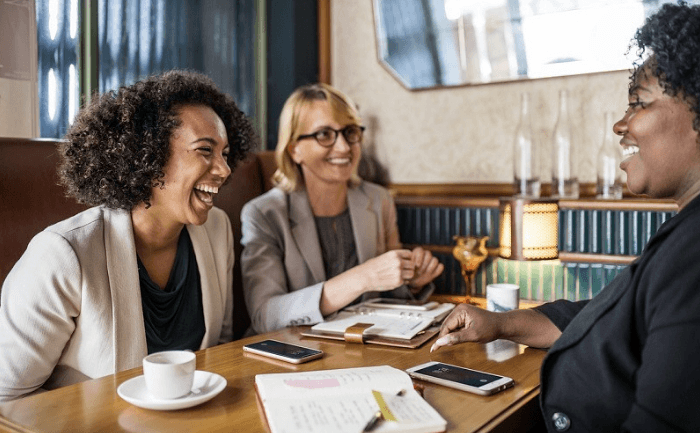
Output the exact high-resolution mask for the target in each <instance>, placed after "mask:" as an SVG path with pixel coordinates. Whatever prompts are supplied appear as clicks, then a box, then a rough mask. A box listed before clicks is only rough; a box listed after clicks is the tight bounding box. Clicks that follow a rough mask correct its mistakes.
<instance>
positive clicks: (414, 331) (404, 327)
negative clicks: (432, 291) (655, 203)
mask: <svg viewBox="0 0 700 433" xmlns="http://www.w3.org/2000/svg"><path fill="white" fill-rule="evenodd" d="M453 308H454V304H450V303H444V304H440V305H439V306H437V307H436V308H433V309H432V310H426V311H415V310H408V309H406V310H403V309H397V308H379V307H367V306H366V305H365V304H359V305H357V306H353V307H351V308H347V309H345V310H343V311H341V312H340V313H338V314H337V315H336V316H335V317H334V318H333V320H329V321H326V322H321V323H318V324H316V325H314V326H312V327H311V330H312V331H316V332H327V333H332V334H343V333H344V332H345V330H346V329H347V328H348V327H350V326H353V325H355V324H356V323H369V324H372V325H373V326H372V327H370V328H368V329H367V330H365V332H364V334H365V335H374V336H378V337H383V338H395V339H399V340H410V339H412V338H413V337H415V336H416V335H418V333H419V332H421V331H424V330H425V329H427V328H429V327H430V326H431V325H433V324H434V323H438V322H440V321H441V320H442V319H444V318H445V316H447V315H448V314H449V312H450V311H452V309H453Z"/></svg>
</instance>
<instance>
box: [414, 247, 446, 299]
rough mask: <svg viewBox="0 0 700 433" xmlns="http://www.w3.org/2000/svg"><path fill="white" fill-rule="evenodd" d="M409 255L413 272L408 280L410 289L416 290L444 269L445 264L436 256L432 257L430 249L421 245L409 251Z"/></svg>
mask: <svg viewBox="0 0 700 433" xmlns="http://www.w3.org/2000/svg"><path fill="white" fill-rule="evenodd" d="M411 255H412V257H413V263H414V266H415V273H414V275H413V278H411V279H410V280H408V286H409V287H410V288H411V291H413V292H416V291H418V290H420V289H422V288H423V286H425V285H426V284H428V283H430V282H431V281H433V280H434V279H435V278H437V276H438V275H440V274H441V273H442V271H443V270H444V269H445V266H444V265H443V264H442V263H440V262H439V261H438V259H437V258H435V257H433V255H432V253H431V252H430V251H428V250H424V249H423V248H421V247H415V248H414V249H413V251H411Z"/></svg>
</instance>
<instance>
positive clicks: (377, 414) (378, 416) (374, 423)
mask: <svg viewBox="0 0 700 433" xmlns="http://www.w3.org/2000/svg"><path fill="white" fill-rule="evenodd" d="M405 393H406V390H405V389H400V390H399V391H398V392H397V393H396V394H395V395H396V396H402V395H404V394H405ZM382 418H384V415H382V411H381V410H378V411H376V412H375V413H374V415H372V418H371V419H370V420H369V421H368V422H367V424H366V425H365V428H363V429H362V431H363V432H368V431H372V430H374V428H375V427H376V426H377V423H378V422H379V420H381V419H382Z"/></svg>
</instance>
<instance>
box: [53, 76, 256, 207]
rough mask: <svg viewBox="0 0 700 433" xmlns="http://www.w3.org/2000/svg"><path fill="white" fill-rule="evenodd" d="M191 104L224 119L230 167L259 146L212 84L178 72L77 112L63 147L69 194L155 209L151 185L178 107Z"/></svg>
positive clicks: (156, 182)
mask: <svg viewBox="0 0 700 433" xmlns="http://www.w3.org/2000/svg"><path fill="white" fill-rule="evenodd" d="M191 104H194V105H199V104H202V105H206V106H209V107H211V108H212V109H213V110H214V112H216V114H217V115H218V116H219V117H220V118H221V120H222V121H223V123H224V125H225V127H226V135H227V137H228V143H229V146H230V153H229V155H228V164H229V166H230V167H231V170H233V169H234V168H235V166H236V165H237V164H238V162H240V161H241V160H242V159H243V158H244V157H245V156H246V155H247V153H248V152H250V151H251V150H253V149H254V148H255V146H256V143H257V136H256V135H255V132H254V130H253V127H252V125H251V123H250V122H249V121H248V119H247V118H246V116H245V115H244V114H243V112H242V111H241V110H239V109H238V107H237V106H236V104H235V103H234V101H233V99H232V98H231V97H230V96H228V95H226V94H224V93H223V92H221V91H219V89H218V88H217V87H216V85H215V84H214V82H213V81H212V80H211V79H209V78H208V77H206V76H205V75H202V74H200V73H197V72H192V71H182V70H173V71H168V72H165V73H163V74H160V75H153V76H150V77H148V78H146V79H144V80H142V81H138V82H136V83H135V84H133V85H130V86H124V87H120V88H119V89H118V90H117V91H110V92H107V93H105V94H103V95H101V96H96V97H95V98H94V99H93V100H92V101H91V102H90V104H89V105H87V106H86V107H85V108H83V109H82V110H81V111H80V112H79V113H78V114H77V115H76V117H75V121H74V123H73V125H72V126H71V127H70V129H69V130H68V132H67V133H66V137H65V138H66V140H65V141H64V142H62V143H61V144H60V145H59V153H60V155H61V163H60V165H59V168H58V174H59V178H60V181H61V184H63V185H64V186H65V187H66V194H67V195H68V196H72V197H74V198H75V199H77V200H78V202H80V203H84V204H87V205H89V206H98V205H104V206H107V207H110V208H113V209H126V210H131V209H133V208H134V207H135V206H136V205H138V204H140V203H145V204H146V206H150V202H149V200H150V198H151V190H152V188H154V187H162V186H163V184H164V183H163V178H164V176H165V173H164V172H163V167H164V166H165V163H166V162H167V161H168V158H169V157H170V137H171V135H172V134H173V132H174V130H175V129H177V128H178V127H179V126H180V124H181V122H180V119H179V117H178V109H179V108H180V107H182V106H184V105H191Z"/></svg>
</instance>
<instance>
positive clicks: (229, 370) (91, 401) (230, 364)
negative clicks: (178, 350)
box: [0, 328, 545, 433]
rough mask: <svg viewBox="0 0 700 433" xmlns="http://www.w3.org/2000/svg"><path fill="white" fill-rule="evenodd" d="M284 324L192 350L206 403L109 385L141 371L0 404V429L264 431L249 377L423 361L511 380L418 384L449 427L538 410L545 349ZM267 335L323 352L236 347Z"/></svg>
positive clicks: (492, 427)
mask: <svg viewBox="0 0 700 433" xmlns="http://www.w3.org/2000/svg"><path fill="white" fill-rule="evenodd" d="M300 331H301V328H288V329H283V330H281V331H277V332H272V333H269V334H265V335H258V336H254V337H250V338H247V339H243V340H239V341H234V342H232V343H228V344H223V345H221V346H217V347H212V348H209V349H205V350H201V351H199V352H197V369H198V370H206V371H211V372H215V373H218V374H220V375H222V376H223V377H225V378H226V380H227V381H228V385H227V387H226V389H225V390H224V391H223V392H222V393H221V394H219V395H218V396H216V397H215V398H214V399H212V400H211V401H209V402H207V403H204V404H202V405H200V406H195V407H192V408H189V409H183V410H178V411H153V410H146V409H141V408H138V407H136V406H132V405H131V404H129V403H127V402H126V401H124V400H122V399H121V398H120V397H119V396H118V395H117V387H118V386H119V385H120V384H121V383H122V382H124V381H125V380H127V379H130V378H132V377H136V376H138V375H140V374H142V369H141V368H135V369H132V370H128V371H123V372H120V373H117V374H115V375H111V376H106V377H103V378H100V379H95V380H90V381H87V382H83V383H79V384H76V385H72V386H67V387H64V388H59V389H56V390H53V391H50V392H46V393H42V394H37V395H33V396H31V397H27V398H24V399H20V400H16V401H12V402H7V403H0V431H12V432H27V431H31V432H101V431H103V432H120V431H122V432H145V433H148V432H180V431H181V432H197V431H202V432H214V431H241V432H258V431H266V427H265V426H264V423H263V420H262V419H261V417H260V411H259V409H258V403H257V399H256V395H255V390H254V386H253V385H254V382H255V375H256V374H261V373H279V372H293V371H305V370H325V369H334V368H349V367H361V366H368V365H383V364H387V365H391V366H393V367H396V368H399V369H406V368H408V367H412V366H414V365H417V364H420V363H424V362H427V361H430V360H433V361H442V362H447V363H451V364H456V365H460V366H465V367H469V368H473V369H477V370H485V371H488V372H492V373H496V374H501V375H504V376H509V377H512V378H513V379H514V380H515V387H513V388H510V389H508V390H506V391H503V392H501V393H498V394H496V395H493V396H488V397H483V396H478V395H475V394H470V393H467V392H463V391H457V390H454V389H451V388H446V387H443V386H438V385H432V384H429V383H427V382H420V383H421V384H423V385H425V393H424V397H425V399H426V400H427V401H428V402H429V403H430V404H431V405H432V406H433V407H434V408H435V409H437V411H438V412H439V413H440V414H441V415H442V416H443V417H444V418H445V419H446V420H447V429H448V431H449V432H484V431H527V430H528V429H529V427H530V425H531V424H532V419H533V417H535V416H537V415H538V413H539V406H538V401H537V400H538V399H537V396H538V394H539V371H540V366H541V363H542V359H543V358H544V355H545V352H544V351H542V350H537V349H531V348H527V347H526V346H520V345H515V344H514V343H510V342H504V341H497V342H494V343H490V344H489V345H483V344H477V343H466V344H462V345H459V346H456V347H450V348H442V349H440V350H439V351H437V352H436V353H433V354H431V353H430V346H431V344H432V341H434V340H432V341H429V342H428V343H427V344H425V345H424V346H423V347H421V348H419V349H401V348H391V347H386V346H376V345H363V344H350V343H347V344H346V343H344V342H335V341H330V340H321V339H315V338H307V337H300V336H299V332H300ZM264 338H275V339H278V340H282V341H287V342H292V343H297V344H302V345H304V346H308V347H313V348H316V349H321V350H323V351H324V352H325V354H324V357H323V358H321V359H319V360H315V361H311V362H308V363H306V364H301V365H293V364H288V363H285V362H281V361H275V360H271V359H268V358H264V357H260V356H256V355H251V354H247V353H244V352H243V350H242V346H243V345H244V344H247V343H251V342H255V341H260V340H262V339H264Z"/></svg>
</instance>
